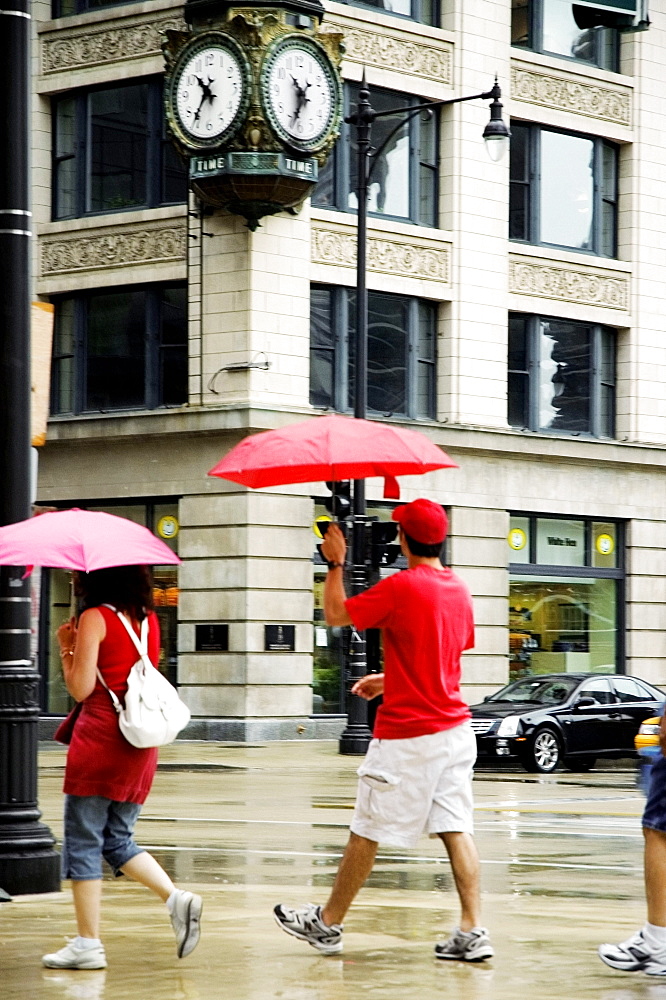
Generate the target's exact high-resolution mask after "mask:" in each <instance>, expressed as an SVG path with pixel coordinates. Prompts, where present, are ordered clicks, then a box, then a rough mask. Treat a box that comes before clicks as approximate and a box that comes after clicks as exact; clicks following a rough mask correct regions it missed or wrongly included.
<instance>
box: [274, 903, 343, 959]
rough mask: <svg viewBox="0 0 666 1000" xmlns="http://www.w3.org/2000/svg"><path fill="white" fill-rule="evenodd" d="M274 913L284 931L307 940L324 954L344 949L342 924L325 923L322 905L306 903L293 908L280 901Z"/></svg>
mask: <svg viewBox="0 0 666 1000" xmlns="http://www.w3.org/2000/svg"><path fill="white" fill-rule="evenodd" d="M273 915H274V916H275V919H276V921H277V922H278V924H279V925H280V927H281V928H282V930H283V931H286V932H287V934H292V935H293V936H294V937H297V938H299V939H300V940H301V941H307V943H308V944H309V945H312V947H313V948H316V949H317V951H320V952H321V953H322V954H323V955H339V954H340V952H341V951H342V924H331V925H330V927H329V925H328V924H325V923H324V921H323V920H322V919H321V906H315V905H314V903H306V905H305V906H300V907H296V908H292V907H291V906H285V905H284V903H278V905H277V906H275V907H274V908H273Z"/></svg>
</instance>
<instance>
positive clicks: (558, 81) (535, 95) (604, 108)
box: [511, 65, 632, 126]
mask: <svg viewBox="0 0 666 1000" xmlns="http://www.w3.org/2000/svg"><path fill="white" fill-rule="evenodd" d="M631 96H632V95H631V91H630V90H629V89H626V90H616V89H614V88H612V87H609V86H605V85H604V84H603V83H598V84H595V83H591V82H590V83H588V82H587V81H583V80H582V79H581V78H580V77H574V76H573V75H572V77H571V78H570V79H566V78H563V77H560V76H555V75H554V74H551V73H547V72H544V71H543V70H539V71H536V70H532V69H524V68H523V67H522V66H520V67H519V66H515V65H514V66H512V67H511V97H512V98H513V100H514V101H525V102H527V103H528V104H540V105H541V106H542V107H546V108H553V109H556V110H558V111H573V112H574V113H575V114H578V115H586V116H587V117H589V118H598V119H600V120H602V121H608V122H614V123H616V124H618V125H627V126H631Z"/></svg>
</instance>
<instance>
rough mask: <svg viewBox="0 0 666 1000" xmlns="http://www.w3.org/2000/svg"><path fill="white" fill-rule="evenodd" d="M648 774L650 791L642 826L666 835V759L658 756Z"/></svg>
mask: <svg viewBox="0 0 666 1000" xmlns="http://www.w3.org/2000/svg"><path fill="white" fill-rule="evenodd" d="M650 772H651V773H650V790H649V792H648V797H647V802H646V803H645V811H644V812H643V819H642V825H643V826H647V827H649V828H650V829H651V830H661V831H662V832H663V833H666V757H662V756H661V755H659V756H658V757H657V759H656V760H655V762H654V764H653V765H652V767H651V768H650Z"/></svg>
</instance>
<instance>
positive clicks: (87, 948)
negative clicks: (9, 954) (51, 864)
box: [42, 795, 108, 969]
mask: <svg viewBox="0 0 666 1000" xmlns="http://www.w3.org/2000/svg"><path fill="white" fill-rule="evenodd" d="M107 805H108V800H107V799H104V798H101V797H99V796H78V795H67V796H66V797H65V823H64V826H65V835H64V838H63V847H62V877H63V878H66V879H70V880H71V883H72V897H73V901H74V912H75V915H76V926H77V930H78V936H77V937H76V938H74V939H73V940H72V941H70V942H69V943H68V944H66V945H65V947H64V948H61V949H60V950H59V951H56V952H51V953H49V954H48V955H44V956H43V957H42V965H44V966H46V968H47V969H105V968H106V955H105V954H104V946H103V945H102V942H101V941H100V940H99V931H100V910H101V901H102V856H101V852H102V830H103V828H104V824H105V822H106V814H107Z"/></svg>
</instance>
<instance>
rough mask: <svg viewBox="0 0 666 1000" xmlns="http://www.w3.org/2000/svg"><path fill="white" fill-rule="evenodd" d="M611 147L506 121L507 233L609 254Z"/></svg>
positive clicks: (612, 240) (613, 217) (613, 211)
mask: <svg viewBox="0 0 666 1000" xmlns="http://www.w3.org/2000/svg"><path fill="white" fill-rule="evenodd" d="M617 160H618V151H617V147H616V146H614V145H613V144H612V143H610V142H606V141H605V140H603V139H596V138H593V137H592V136H586V135H577V134H575V133H573V132H557V131H555V130H553V129H546V128H541V127H540V126H537V125H520V124H517V123H515V122H514V123H512V125H511V167H510V171H511V180H510V202H509V239H512V240H525V241H526V242H528V243H545V244H549V245H551V246H558V247H566V248H568V249H571V250H584V251H587V252H589V253H595V254H600V255H601V256H604V257H614V256H615V254H616V250H617Z"/></svg>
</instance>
